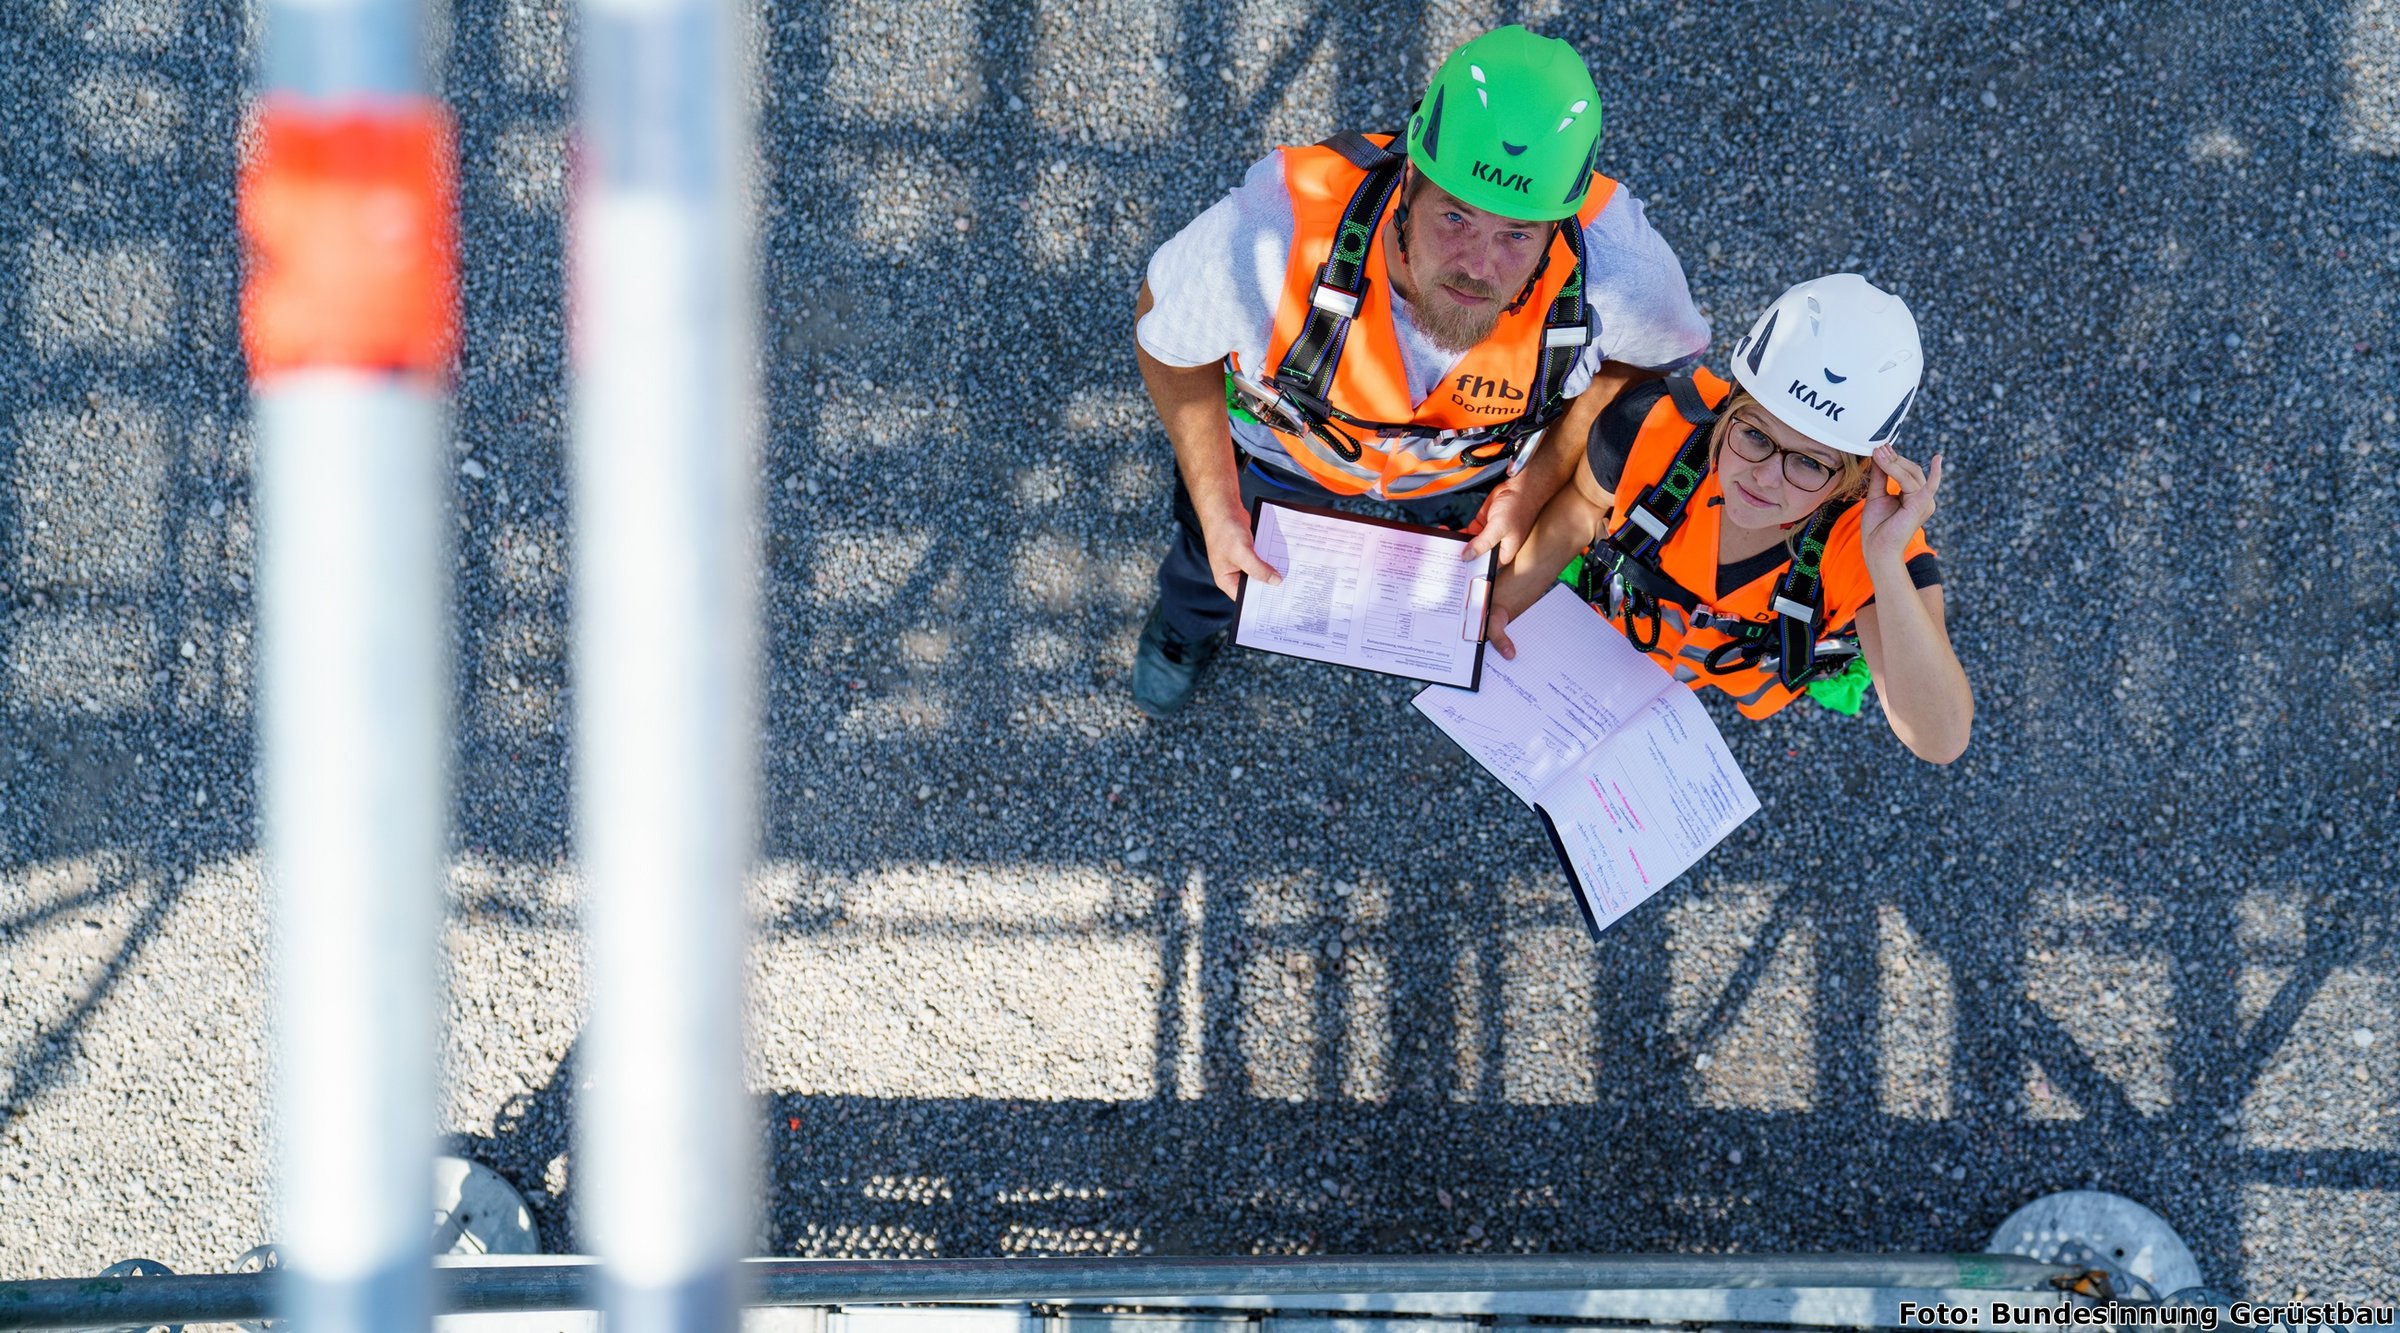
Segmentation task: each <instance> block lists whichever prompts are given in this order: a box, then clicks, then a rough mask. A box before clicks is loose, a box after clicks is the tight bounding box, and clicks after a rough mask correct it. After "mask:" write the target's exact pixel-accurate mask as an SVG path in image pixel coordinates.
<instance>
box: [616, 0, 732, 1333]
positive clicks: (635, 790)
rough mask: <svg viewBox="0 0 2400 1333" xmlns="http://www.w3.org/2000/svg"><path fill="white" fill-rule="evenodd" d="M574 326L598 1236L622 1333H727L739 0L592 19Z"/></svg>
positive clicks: (650, 7)
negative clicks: (668, 1332) (702, 1332)
mask: <svg viewBox="0 0 2400 1333" xmlns="http://www.w3.org/2000/svg"><path fill="white" fill-rule="evenodd" d="M579 23H580V27H581V35H580V41H581V52H580V68H579V71H578V80H577V92H578V106H577V109H576V116H577V133H578V135H579V136H580V151H579V153H578V156H577V169H578V176H577V179H576V183H575V191H574V195H573V199H574V211H573V214H572V217H571V220H570V223H569V231H570V238H571V255H572V261H571V262H572V268H571V276H570V298H571V299H570V301H569V308H570V309H571V310H572V311H573V312H574V315H573V317H574V320H575V327H574V333H573V340H572V349H573V357H574V390H573V399H574V413H573V415H574V430H575V448H574V472H575V486H574V489H575V542H574V571H575V591H574V609H575V682H576V684H575V706H576V725H577V751H578V758H577V763H578V769H577V788H578V790H577V821H578V825H579V827H578V831H577V840H578V848H579V851H580V854H581V859H582V867H583V876H584V883H585V885H586V891H587V893H588V899H587V908H586V915H585V921H586V923H587V929H588V932H589V936H590V956H591V971H590V974H589V980H588V984H587V990H588V993H589V995H590V996H591V1028H590V1034H589V1037H590V1047H589V1055H590V1061H591V1063H590V1065H589V1066H588V1068H587V1073H588V1074H589V1082H588V1083H587V1084H586V1086H585V1089H584V1092H583V1100H582V1102H581V1104H580V1106H579V1109H578V1114H577V1121H578V1129H579V1134H580V1138H579V1146H578V1154H577V1161H578V1166H579V1168H580V1169H579V1170H578V1172H577V1175H578V1177H579V1180H578V1183H577V1193H578V1195H579V1196H580V1198H579V1201H580V1204H581V1214H580V1216H581V1221H582V1227H583V1235H584V1237H585V1239H586V1240H587V1242H588V1243H589V1246H590V1248H591V1249H592V1250H593V1251H594V1252H595V1253H596V1254H597V1255H598V1256H599V1258H600V1260H601V1263H602V1265H603V1288H602V1290H603V1302H604V1306H605V1309H606V1312H607V1316H608V1324H609V1327H610V1329H611V1330H612V1333H664V1331H665V1330H675V1331H676V1333H700V1331H701V1330H707V1331H709V1333H724V1331H729V1330H731V1329H733V1328H734V1327H735V1326H736V1324H737V1322H738V1320H739V1317H740V1304H741V1298H742V1292H741V1290H740V1287H739V1285H738V1284H739V1282H740V1280H741V1279H740V1260H741V1259H742V1258H743V1256H745V1255H747V1254H748V1253H749V1252H750V1250H751V1248H752V1246H753V1244H754V1234H753V1233H754V1222H753V1218H754V1216H755V1212H756V1210H755V1204H754V1190H755V1185H754V1179H755V1165H754V1160H753V1159H754V1156H755V1150H756V1144H757V1140H758V1138H759V1125H758V1123H757V1122H756V1119H755V1117H754V1116H753V1115H751V1114H750V1110H749V1102H748V1098H747V1095H746V1094H745V1092H744V1088H743V1059H742V1023H743V1008H742V990H743V987H742V979H743V974H744V971H745V957H744V944H745V938H746V933H747V932H746V930H745V914H744V905H743V882H744V879H745V877H746V875H747V872H748V870H749V868H750V863H751V857H752V855H753V852H754V848H755V838H754V827H755V821H756V815H755V807H754V796H753V787H754V782H755V774H754V770H755V767H756V764H757V754H758V749H757V732H756V716H757V707H756V704H755V675H756V667H755V657H756V647H755V639H756V634H755V629H754V623H753V622H754V619H755V614H756V612H755V592H754V582H753V575H752V569H753V564H754V561H755V557H754V554H753V552H754V550H755V535H754V532H753V525H754V522H755V506H756V498H755V487H754V484H753V477H754V476H755V474H756V471H757V464H756V461H755V448H756V445H755V438H756V416H757V409H756V399H757V390H756V367H755V362H754V358H755V352H754V349H753V345H752V336H753V334H752V324H753V314H752V304H753V301H754V299H755V297H754V294H753V292H754V284H753V280H752V260H751V251H750V246H751V241H750V235H751V226H750V196H749V189H748V179H747V177H748V171H749V163H750V144H749V132H748V120H749V116H750V114H751V99H750V86H749V70H748V59H747V52H748V44H747V42H746V41H745V40H744V34H743V32H742V31H741V30H740V16H739V10H738V8H737V6H736V5H735V4H734V3H732V2H731V0H722V2H720V0H583V4H582V6H581V9H580V11H579Z"/></svg>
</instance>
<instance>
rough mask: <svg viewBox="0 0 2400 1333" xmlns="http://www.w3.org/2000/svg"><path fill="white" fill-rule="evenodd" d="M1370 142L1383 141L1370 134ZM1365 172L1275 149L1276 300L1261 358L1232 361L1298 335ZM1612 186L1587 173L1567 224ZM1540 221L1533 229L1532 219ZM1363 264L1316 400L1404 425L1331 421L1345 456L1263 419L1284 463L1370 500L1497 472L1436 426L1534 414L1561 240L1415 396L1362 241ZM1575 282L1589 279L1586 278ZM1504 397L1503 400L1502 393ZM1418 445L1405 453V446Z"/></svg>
mask: <svg viewBox="0 0 2400 1333" xmlns="http://www.w3.org/2000/svg"><path fill="white" fill-rule="evenodd" d="M1366 137H1367V139H1368V140H1369V141H1370V142H1372V143H1375V144H1378V145H1388V144H1389V143H1390V142H1391V139H1392V136H1390V135H1385V134H1377V135H1369V136H1366ZM1365 176H1366V170H1365V168H1362V167H1360V166H1357V165H1356V164H1354V163H1352V162H1351V161H1350V160H1349V159H1348V158H1346V157H1344V156H1343V155H1342V154H1341V153H1340V152H1339V151H1338V150H1336V149H1333V148H1328V147H1325V146H1323V145H1312V146H1309V147H1286V148H1284V149H1283V180H1284V187H1285V189H1287V190H1288V191H1289V192H1290V194H1291V198H1292V222H1293V231H1292V250H1291V257H1290V259H1289V260H1288V261H1287V263H1286V265H1285V268H1284V279H1283V301H1282V304H1281V305H1280V306H1278V307H1277V309H1276V312H1275V334H1274V338H1273V340H1272V341H1271V342H1270V343H1269V345H1268V347H1267V357H1266V361H1265V362H1264V363H1263V364H1262V365H1259V366H1256V367H1237V369H1241V370H1244V371H1245V372H1246V373H1248V374H1251V375H1254V376H1256V377H1259V378H1261V379H1263V378H1265V377H1267V376H1269V375H1271V374H1273V373H1274V370H1275V367H1276V366H1278V365H1280V364H1281V363H1282V361H1283V357H1284V353H1285V352H1287V351H1289V350H1290V349H1291V346H1292V343H1293V341H1294V340H1296V339H1297V338H1298V337H1299V336H1300V330H1301V326H1302V325H1303V324H1304V323H1306V321H1307V318H1308V312H1309V301H1310V297H1311V295H1312V293H1313V292H1314V290H1315V288H1316V284H1317V273H1318V270H1319V269H1320V268H1321V267H1322V266H1323V265H1324V263H1325V261H1326V260H1327V259H1328V258H1329V257H1331V255H1332V254H1333V243H1334V239H1335V234H1336V233H1337V232H1338V230H1339V229H1340V226H1341V221H1342V212H1343V209H1344V208H1345V207H1346V206H1347V205H1348V204H1349V202H1350V196H1351V194H1352V193H1353V192H1354V191H1356V190H1357V188H1358V184H1359V182H1360V180H1362V179H1363V178H1364V177H1365ZM1616 188H1617V183H1616V182H1615V181H1613V180H1610V179H1609V178H1607V177H1606V176H1600V175H1594V176H1593V177H1592V186H1591V189H1590V190H1589V191H1587V192H1586V193H1585V195H1584V200H1583V207H1582V208H1580V209H1578V210H1577V211H1576V214H1575V225H1577V226H1589V225H1590V223H1591V220H1592V219H1593V218H1595V217H1598V216H1599V215H1600V210H1601V209H1602V208H1604V207H1606V206H1607V204H1608V200H1609V197H1610V196H1611V195H1612V194H1614V193H1615V192H1616ZM1398 199H1399V192H1398V191H1394V192H1393V201H1392V202H1391V203H1388V204H1386V205H1385V207H1384V211H1383V214H1382V216H1381V217H1380V218H1379V219H1378V220H1377V223H1376V230H1377V232H1378V234H1380V233H1381V231H1382V229H1383V227H1385V226H1387V225H1390V223H1391V217H1392V212H1393V210H1394V208H1395V207H1396V206H1397V203H1398ZM1536 225H1539V224H1536ZM1368 251H1369V253H1368V255H1367V259H1366V269H1365V272H1366V279H1367V284H1368V286H1367V292H1366V298H1365V300H1363V301H1361V302H1360V303H1359V308H1358V312H1357V314H1356V315H1355V316H1353V317H1352V319H1351V322H1350V329H1349V336H1348V338H1347V340H1346V341H1345V343H1344V344H1343V347H1342V355H1341V362H1340V365H1339V367H1338V368H1337V369H1336V371H1335V373H1334V378H1333V386H1332V388H1331V389H1330V390H1328V391H1326V393H1325V395H1324V396H1325V398H1326V399H1327V400H1328V401H1329V402H1331V403H1332V405H1333V406H1334V407H1335V408H1337V409H1339V410H1340V411H1341V412H1343V413H1344V414H1346V415H1348V416H1351V417H1355V418H1358V419H1359V420H1361V421H1372V422H1381V423H1385V424H1387V425H1391V426H1400V427H1404V428H1405V432H1404V433H1400V434H1397V435H1396V436H1394V435H1384V436H1378V435H1376V434H1374V433H1371V432H1368V431H1365V430H1362V429H1360V428H1357V427H1355V426H1348V425H1345V426H1342V427H1341V429H1343V430H1344V431H1345V432H1346V433H1348V434H1350V435H1351V436H1353V437H1354V438H1356V439H1357V440H1358V443H1359V444H1360V446H1361V449H1360V454H1359V457H1358V458H1357V459H1355V460H1352V459H1346V458H1344V457H1343V456H1342V455H1341V454H1340V453H1339V452H1336V451H1335V449H1334V448H1333V446H1332V445H1330V444H1328V443H1327V442H1325V441H1324V440H1322V439H1319V438H1318V437H1316V436H1315V435H1313V434H1310V433H1306V432H1302V433H1299V434H1294V433H1291V432H1289V431H1286V430H1284V429H1283V428H1281V427H1280V426H1278V425H1276V423H1274V422H1266V423H1264V424H1266V425H1268V426H1269V427H1270V428H1271V429H1274V430H1275V433H1276V435H1277V436H1278V437H1279V438H1280V439H1281V440H1282V442H1283V447H1284V449H1285V450H1286V451H1287V452H1289V453H1290V454H1291V456H1292V461H1293V462H1295V463H1297V464H1298V465H1299V466H1300V467H1301V468H1302V469H1304V470H1305V471H1307V473H1308V474H1309V476H1310V477H1311V478H1313V479H1314V480H1315V481H1316V482H1317V483H1318V484H1319V485H1321V486H1323V487H1324V488H1325V489H1327V490H1329V491H1332V492H1334V493H1335V494H1337V495H1375V496H1379V497H1382V498H1385V499H1394V500H1406V499H1417V498H1420V497H1424V496H1429V495H1438V494H1440V493H1442V492H1444V491H1451V490H1456V489H1458V488H1460V487H1462V486H1469V485H1473V484H1475V483H1477V482H1481V481H1484V480H1486V479H1489V478H1491V477H1493V476H1494V475H1496V474H1501V473H1504V472H1505V470H1506V468H1507V467H1508V460H1507V459H1505V458H1502V459H1500V460H1498V461H1494V462H1488V463H1477V462H1474V461H1471V460H1468V461H1462V460H1461V459H1460V458H1459V454H1460V453H1461V452H1462V451H1464V450H1466V449H1469V448H1471V447H1472V446H1473V445H1475V444H1476V443H1477V442H1479V440H1481V439H1482V438H1485V437H1482V436H1480V435H1478V436H1474V437H1470V438H1465V439H1448V438H1445V437H1444V436H1445V432H1459V431H1474V432H1483V431H1488V430H1490V429H1491V428H1493V427H1495V426H1500V425H1503V424H1505V423H1507V422H1511V421H1515V420H1517V419H1519V418H1521V417H1524V416H1526V415H1528V414H1529V413H1531V412H1533V411H1534V410H1536V409H1537V408H1538V407H1539V406H1540V404H1538V403H1535V402H1533V401H1531V397H1532V393H1531V390H1532V386H1533V383H1534V378H1535V371H1536V370H1537V369H1538V367H1539V364H1540V360H1541V354H1542V330H1543V325H1544V321H1545V318H1546V316H1547V313H1548V311H1549V309H1550V303H1551V301H1552V300H1553V299H1554V298H1556V297H1557V295H1558V293H1559V289H1560V288H1562V287H1564V286H1565V285H1566V282H1567V277H1568V275H1569V274H1570V273H1571V272H1573V270H1574V267H1575V256H1574V255H1573V254H1572V253H1571V252H1570V251H1569V249H1568V245H1567V242H1566V240H1565V239H1564V238H1563V237H1560V236H1557V235H1553V237H1552V238H1551V242H1550V261H1549V264H1548V265H1547V267H1545V268H1544V269H1543V270H1542V275H1541V277H1540V279H1539V280H1538V281H1536V282H1535V283H1534V287H1533V291H1532V292H1531V294H1529V295H1528V296H1527V297H1526V299H1525V300H1524V302H1523V303H1521V304H1520V305H1518V307H1517V308H1516V310H1515V311H1513V312H1511V313H1507V314H1503V315H1502V316H1501V317H1500V322H1499V325H1498V327H1496V328H1494V329H1493V330H1492V336H1491V337H1489V338H1486V339H1484V340H1483V341H1482V342H1480V343H1478V344H1476V345H1475V346H1474V347H1473V348H1472V349H1470V350H1469V351H1468V352H1467V354H1466V356H1465V357H1464V358H1463V359H1462V360H1460V361H1459V363H1458V364H1457V365H1456V366H1454V367H1452V368H1451V370H1450V372H1449V374H1448V376H1447V377H1445V378H1444V379H1443V381H1442V383H1441V384H1440V385H1439V386H1437V387H1436V388H1435V389H1434V391H1433V393H1432V394H1431V395H1429V396H1428V397H1427V398H1426V399H1425V401H1424V402H1422V403H1415V402H1411V401H1410V400H1409V392H1408V372H1407V369H1406V367H1405V366H1404V365H1403V364H1402V362H1401V359H1400V335H1399V332H1398V330H1397V329H1396V328H1394V326H1393V324H1392V297H1391V293H1392V287H1391V275H1390V273H1389V272H1388V271H1387V268H1386V266H1385V264H1384V257H1383V256H1384V251H1383V246H1382V245H1380V244H1370V245H1369V247H1368ZM1585 281H1586V284H1587V285H1588V283H1589V277H1588V275H1587V276H1586V279H1585ZM1512 393H1513V395H1514V396H1513V397H1512V396H1511V395H1512ZM1412 440H1414V441H1417V442H1418V446H1417V448H1415V449H1411V448H1408V447H1405V446H1406V445H1407V444H1408V443H1409V442H1410V441H1412Z"/></svg>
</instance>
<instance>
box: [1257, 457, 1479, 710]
mask: <svg viewBox="0 0 2400 1333" xmlns="http://www.w3.org/2000/svg"><path fill="white" fill-rule="evenodd" d="M1268 505H1274V506H1275V507H1277V508H1279V509H1287V510H1290V511H1291V512H1293V513H1296V514H1313V515H1316V516H1318V517H1320V518H1332V519H1339V520H1340V521H1342V522H1344V523H1356V524H1360V525H1362V526H1365V527H1375V528H1390V529H1393V530H1395V531H1399V532H1413V533H1419V534H1422V535H1424V536H1429V537H1439V538H1443V539H1445V540H1451V541H1456V542H1458V543H1460V544H1461V545H1464V544H1466V543H1468V542H1472V541H1473V540H1475V539H1474V538H1473V537H1472V536H1470V535H1468V534H1467V533H1464V532H1458V531H1455V530H1453V529H1450V528H1441V527H1435V526H1433V525H1431V524H1426V523H1402V522H1400V521H1398V520H1396V519H1389V518H1381V517H1378V516H1376V515H1373V514H1354V513H1351V512H1350V511H1349V510H1346V509H1334V508H1331V507H1330V506H1326V505H1307V504H1294V503H1292V502H1291V501H1289V500H1276V499H1271V498H1269V497H1267V496H1263V495H1262V496H1259V497H1257V498H1255V499H1253V500H1252V501H1251V502H1250V538H1251V541H1252V542H1253V543H1255V542H1256V541H1257V540H1258V520H1259V514H1260V512H1261V511H1262V510H1264V509H1265V508H1266V506H1268ZM1499 570H1500V557H1499V553H1498V552H1497V551H1486V552H1484V553H1483V575H1482V577H1481V579H1480V580H1479V583H1480V587H1481V591H1480V593H1479V594H1473V593H1471V594H1470V595H1469V598H1468V615H1470V616H1472V617H1473V618H1474V620H1475V668H1474V671H1473V672H1472V673H1471V674H1469V676H1468V677H1467V683H1466V684H1464V685H1460V684H1458V683H1457V682H1455V681H1447V680H1434V679H1432V678H1431V677H1427V676H1412V675H1409V674H1407V673H1406V672H1401V671H1384V670H1380V669H1378V668H1375V667H1368V666H1359V665H1357V664H1356V663H1352V662H1337V661H1333V660H1331V659H1329V658H1323V657H1311V656H1309V655H1308V654H1306V653H1287V652H1284V651H1283V650H1282V649H1279V648H1262V647H1260V646H1258V645H1257V644H1249V643H1242V642H1241V626H1242V612H1243V609H1244V608H1245V607H1246V606H1247V605H1248V597H1247V595H1248V593H1249V591H1250V576H1249V575H1248V574H1247V573H1245V574H1243V575H1242V578H1241V582H1240V584H1239V585H1238V586H1236V588H1235V589H1234V594H1233V630H1232V639H1233V641H1234V643H1235V644H1236V645H1237V646H1239V647H1243V648H1247V649H1249V650H1251V651H1252V652H1260V653H1273V654H1275V655H1276V656H1278V657H1292V658H1298V659H1299V660H1301V661H1304V662H1324V663H1326V664H1327V665H1328V666H1337V667H1342V668H1345V669H1347V670H1352V671H1365V672H1368V673H1370V674H1372V675H1378V676H1390V677H1393V678H1394V679H1397V680H1413V681H1417V682H1419V683H1421V684H1426V685H1448V686H1451V687H1452V688H1455V689H1463V690H1466V691H1469V692H1470V693H1472V692H1474V691H1477V690H1480V689H1482V688H1483V654H1484V650H1485V649H1486V648H1488V647H1489V646H1490V644H1491V639H1490V638H1489V637H1488V634H1487V626H1488V623H1489V620H1490V615H1491V602H1492V598H1491V591H1492V582H1493V580H1494V579H1495V578H1496V577H1497V576H1498V574H1499ZM1478 599H1480V600H1478ZM1462 630H1463V626H1462Z"/></svg>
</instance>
